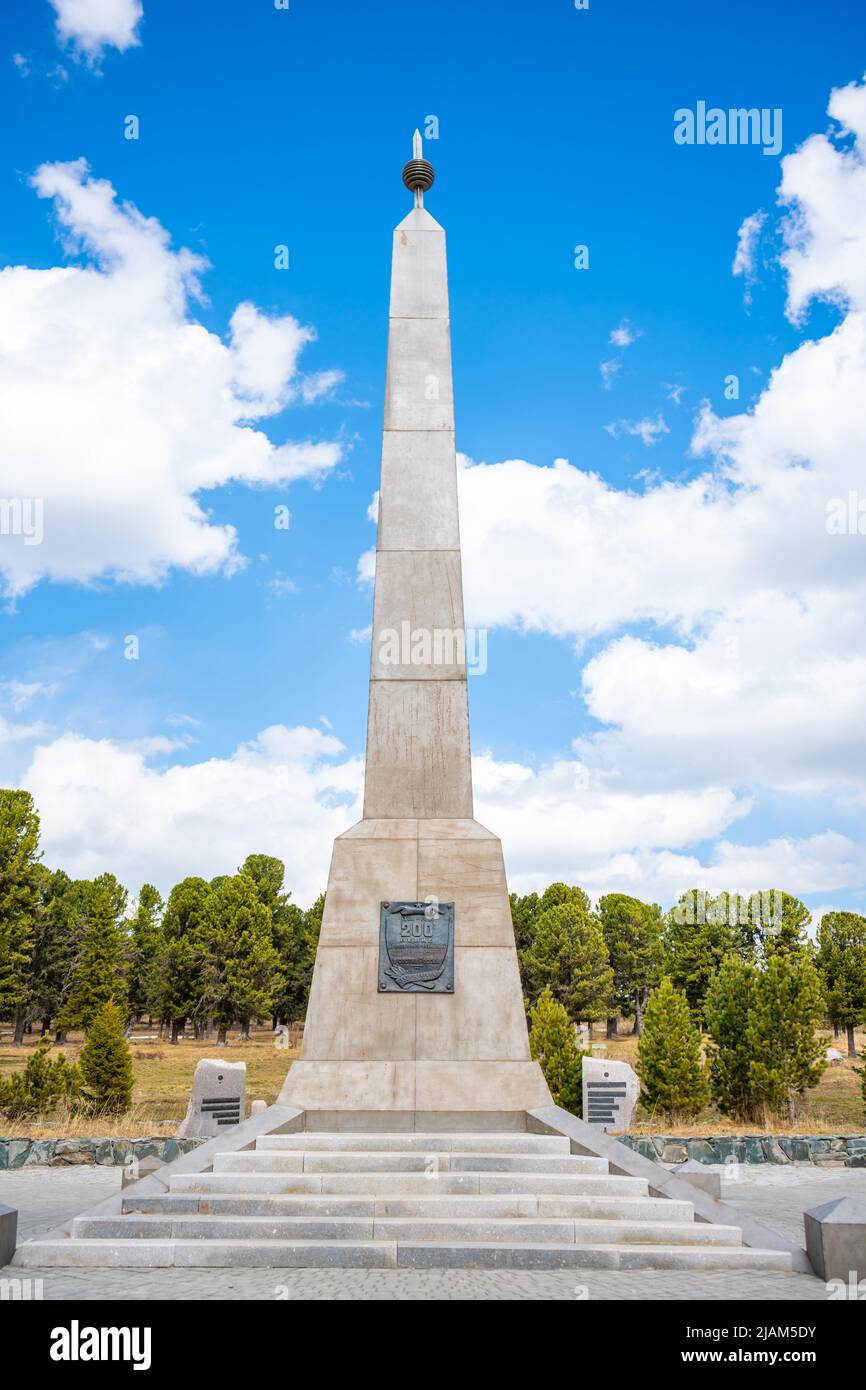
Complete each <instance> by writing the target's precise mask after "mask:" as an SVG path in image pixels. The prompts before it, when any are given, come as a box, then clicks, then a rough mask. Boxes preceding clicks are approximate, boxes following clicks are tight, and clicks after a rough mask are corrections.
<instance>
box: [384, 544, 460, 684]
mask: <svg viewBox="0 0 866 1390" xmlns="http://www.w3.org/2000/svg"><path fill="white" fill-rule="evenodd" d="M371 669H372V674H373V676H374V678H375V679H376V680H388V681H395V680H460V679H462V678H464V677H465V675H466V644H465V636H464V632H463V589H462V583H461V572H460V551H459V550H380V551H379V553H378V555H377V557H376V597H375V602H374V607H373V650H372V667H371Z"/></svg>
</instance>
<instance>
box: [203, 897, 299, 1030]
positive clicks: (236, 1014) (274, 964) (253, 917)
mask: <svg viewBox="0 0 866 1390" xmlns="http://www.w3.org/2000/svg"><path fill="white" fill-rule="evenodd" d="M211 920H212V933H213V934H212V945H211V950H210V952H209V953H208V957H207V959H206V961H205V998H206V1001H207V1008H208V1012H209V1014H210V1015H211V1016H212V1017H213V1019H214V1021H215V1022H216V1024H217V1026H218V1028H219V1038H218V1042H219V1045H222V1044H224V1043H225V1039H226V1032H227V1030H228V1028H229V1026H230V1025H231V1024H232V1023H233V1022H234V1021H235V1019H239V1020H240V1023H241V1039H242V1040H243V1041H247V1040H248V1039H249V1030H250V1022H251V1020H252V1019H253V1018H262V1017H264V1016H266V1015H268V1014H270V1012H271V1010H272V1007H273V1004H274V1002H275V1000H276V999H277V998H278V997H279V994H280V992H281V990H282V988H283V979H282V977H281V974H280V958H279V954H278V952H277V950H276V947H275V946H274V943H273V935H272V923H271V914H270V912H269V910H268V908H267V907H266V906H265V905H264V903H263V902H262V901H261V899H260V898H259V895H258V893H257V891H256V884H255V881H254V880H253V878H252V877H251V876H250V875H249V874H247V873H240V874H235V876H234V877H233V878H229V879H226V880H225V881H224V882H222V883H221V884H220V885H219V887H218V888H217V890H216V892H215V893H214V895H213V901H212V918H211Z"/></svg>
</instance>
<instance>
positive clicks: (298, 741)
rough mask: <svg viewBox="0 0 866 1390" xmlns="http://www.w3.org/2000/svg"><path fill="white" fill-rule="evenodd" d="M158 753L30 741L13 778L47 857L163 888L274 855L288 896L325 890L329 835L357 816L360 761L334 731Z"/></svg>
mask: <svg viewBox="0 0 866 1390" xmlns="http://www.w3.org/2000/svg"><path fill="white" fill-rule="evenodd" d="M164 751H165V749H164V748H162V746H161V745H160V746H156V745H155V744H153V743H152V742H151V743H147V742H145V743H139V744H135V745H121V744H118V743H116V742H113V741H111V740H108V739H104V740H94V739H87V738H82V737H79V736H77V735H74V734H66V735H64V736H63V737H61V738H58V739H55V740H54V741H53V742H51V743H48V744H45V745H43V746H41V747H39V748H37V749H36V751H35V753H34V756H33V760H32V763H31V765H30V767H29V769H28V770H27V773H26V774H25V776H24V778H23V779H22V781H23V785H24V786H26V787H27V789H28V790H29V791H30V792H32V794H33V796H34V797H35V799H36V804H37V807H38V809H39V812H40V815H41V818H42V845H43V849H44V852H45V862H46V863H47V864H49V865H51V866H52V867H57V868H65V869H66V870H67V872H69V873H70V874H72V875H74V876H78V877H83V878H90V877H92V876H93V875H94V874H99V873H102V872H104V871H105V870H109V869H110V870H111V871H112V872H113V873H116V874H117V876H118V878H120V879H121V881H122V882H123V883H124V884H126V885H127V886H128V887H129V888H130V889H132V890H133V891H137V890H138V888H139V887H140V885H141V883H142V882H145V881H149V882H152V883H155V884H156V885H157V886H158V887H159V888H160V889H161V890H163V891H168V889H170V888H171V886H172V884H174V883H176V882H177V881H178V880H179V879H181V878H185V877H186V876H187V875H188V874H201V875H202V876H203V877H205V878H211V877H213V876H215V875H216V874H223V873H233V872H234V870H235V869H236V868H237V866H238V865H239V864H240V863H241V862H242V861H243V859H244V858H245V857H246V856H247V855H248V854H253V853H263V854H274V855H276V856H277V857H278V858H280V859H282V860H283V861H284V862H285V863H286V865H287V875H286V878H287V886H288V887H289V888H291V890H292V892H293V894H294V896H295V899H296V901H298V902H299V903H301V904H302V905H305V904H307V903H309V902H311V901H312V900H313V899H314V898H315V897H316V895H317V894H318V893H320V892H322V891H323V890H324V887H325V884H326V881H327V874H328V862H329V858H330V852H331V841H332V839H333V838H334V836H335V835H338V834H340V833H341V832H342V831H343V830H345V829H346V827H347V826H348V825H350V824H351V823H352V822H353V820H357V819H358V818H359V816H360V792H361V775H362V764H361V762H360V760H359V759H357V758H347V757H345V756H344V754H345V750H344V748H343V745H342V744H341V743H340V741H339V739H337V738H335V737H333V735H329V734H325V733H322V731H321V730H318V729H308V728H294V729H288V728H285V727H284V726H283V725H274V726H272V727H271V728H268V729H265V730H263V731H262V732H261V733H260V734H259V735H258V737H257V738H256V739H254V740H253V741H252V742H250V743H246V744H242V745H241V747H240V748H238V749H236V751H235V752H234V753H232V754H231V755H230V756H228V757H226V758H210V759H208V760H207V761H206V762H198V763H189V764H182V763H175V764H173V765H172V766H169V767H166V768H164V769H155V768H153V767H152V766H150V764H149V759H150V758H152V757H153V756H154V754H156V753H160V752H164Z"/></svg>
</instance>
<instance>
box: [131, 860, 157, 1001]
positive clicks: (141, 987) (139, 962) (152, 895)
mask: <svg viewBox="0 0 866 1390" xmlns="http://www.w3.org/2000/svg"><path fill="white" fill-rule="evenodd" d="M162 912H163V901H162V898H161V897H160V895H159V893H158V892H157V890H156V889H155V888H154V886H153V884H152V883H144V884H142V888H141V892H140V893H139V895H138V903H137V904H136V908H135V912H134V913H133V916H132V919H131V920H130V923H129V1009H130V1013H131V1015H132V1017H133V1018H134V1019H135V1018H141V1016H142V1014H145V1013H154V1012H156V1008H157V1005H158V1001H159V998H160V979H159V966H158V961H159V955H160V950H161V947H162V943H163V935H162V929H161V924H160V918H161V916H162Z"/></svg>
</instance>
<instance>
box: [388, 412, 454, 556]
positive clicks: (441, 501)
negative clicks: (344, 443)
mask: <svg viewBox="0 0 866 1390" xmlns="http://www.w3.org/2000/svg"><path fill="white" fill-rule="evenodd" d="M459 548H460V529H459V523H458V511H457V464H456V460H455V455H454V436H453V435H452V434H451V431H450V430H440V431H439V432H438V433H434V434H430V433H423V432H416V431H414V430H390V431H388V432H387V433H386V434H385V436H384V439H383V441H382V481H381V489H380V492H379V537H378V551H379V555H377V559H376V564H377V568H376V581H377V584H378V581H379V576H380V574H381V570H380V568H379V556H381V554H382V552H383V551H388V550H455V551H456V550H459Z"/></svg>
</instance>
